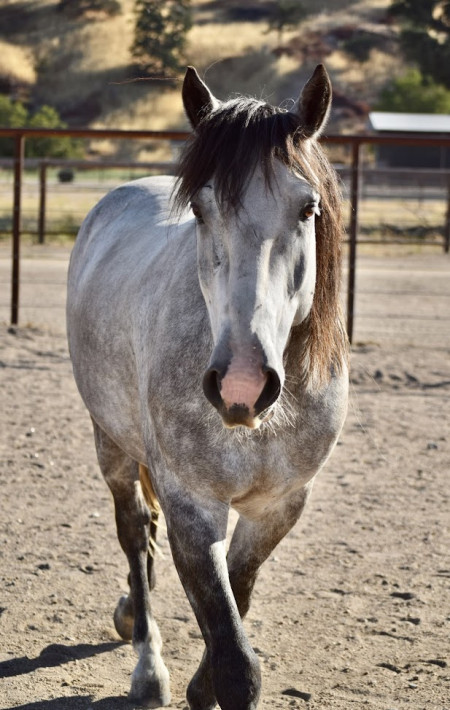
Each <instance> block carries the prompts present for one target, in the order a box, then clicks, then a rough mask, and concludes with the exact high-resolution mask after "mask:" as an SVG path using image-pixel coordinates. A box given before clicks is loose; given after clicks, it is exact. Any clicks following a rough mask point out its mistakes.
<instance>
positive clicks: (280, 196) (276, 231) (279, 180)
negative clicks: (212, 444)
mask: <svg viewBox="0 0 450 710" xmlns="http://www.w3.org/2000/svg"><path fill="white" fill-rule="evenodd" d="M318 203H319V196H318V194H317V192H316V191H315V190H314V189H313V188H312V187H311V186H310V185H309V184H308V182H307V181H306V180H305V179H304V178H299V177H298V176H297V175H294V174H293V173H292V172H290V171H289V170H288V169H287V168H286V167H285V166H284V165H283V164H282V163H281V162H279V161H276V162H275V165H274V175H273V180H272V184H271V185H270V186H268V185H267V184H266V182H265V179H264V175H263V174H262V171H261V170H260V169H259V170H257V171H255V174H254V175H253V177H252V179H251V180H250V182H249V185H248V187H247V189H246V191H245V194H244V195H243V196H242V205H241V206H240V207H239V208H238V209H237V210H233V209H230V210H226V209H223V210H221V209H220V208H219V206H218V204H217V201H216V197H215V193H214V190H213V188H212V186H211V185H208V186H205V187H204V188H203V189H202V190H200V192H199V193H198V194H197V195H196V196H195V198H194V200H193V211H194V214H195V215H196V217H197V222H198V225H197V253H198V271H199V280H200V285H201V288H202V292H203V295H204V298H205V302H206V305H207V308H208V313H209V317H210V322H211V330H212V334H213V339H214V343H215V345H216V346H218V345H219V344H221V343H222V345H221V348H222V350H223V348H224V347H225V348H226V349H227V353H228V354H227V357H228V360H227V363H228V364H227V368H228V370H229V373H230V374H229V375H226V379H224V380H222V382H223V387H224V392H223V395H224V397H225V398H226V405H227V407H228V406H232V405H233V404H236V405H244V406H245V407H247V409H248V410H249V411H251V409H252V407H253V405H254V404H255V402H256V400H257V399H258V397H259V395H260V393H261V392H262V390H263V388H264V386H265V382H266V375H265V374H264V373H265V368H266V367H269V368H273V369H274V370H275V371H276V372H277V374H278V373H279V374H278V376H279V377H280V381H281V384H282V380H283V376H284V375H283V353H284V349H285V347H286V343H287V340H288V337H289V332H290V330H291V328H292V326H293V325H294V324H298V323H301V322H302V321H303V320H304V319H305V318H306V317H307V316H308V314H309V311H310V309H311V305H312V301H313V295H314V286H315V276H316V263H315V230H314V223H315V215H317V214H319V209H318ZM225 342H226V345H224V343H225ZM232 400H233V401H232ZM241 400H242V401H241ZM258 423H260V422H259V421H258ZM253 425H255V426H256V425H257V424H256V419H255V420H254V422H253V423H250V424H249V426H253Z"/></svg>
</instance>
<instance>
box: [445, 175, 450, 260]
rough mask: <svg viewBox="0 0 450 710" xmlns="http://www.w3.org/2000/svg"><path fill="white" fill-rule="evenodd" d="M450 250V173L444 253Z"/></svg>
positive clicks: (449, 177)
mask: <svg viewBox="0 0 450 710" xmlns="http://www.w3.org/2000/svg"><path fill="white" fill-rule="evenodd" d="M449 251H450V175H447V214H446V221H445V226H444V253H445V254H448V253H449Z"/></svg>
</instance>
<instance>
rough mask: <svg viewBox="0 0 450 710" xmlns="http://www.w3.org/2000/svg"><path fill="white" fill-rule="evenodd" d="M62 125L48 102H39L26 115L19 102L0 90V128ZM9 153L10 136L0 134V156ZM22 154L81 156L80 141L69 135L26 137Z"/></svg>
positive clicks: (10, 152)
mask: <svg viewBox="0 0 450 710" xmlns="http://www.w3.org/2000/svg"><path fill="white" fill-rule="evenodd" d="M66 125H67V124H66V123H64V121H62V120H61V118H60V116H59V114H58V112H57V111H56V109H54V108H53V107H52V106H41V108H40V109H39V110H38V111H36V112H35V113H34V114H33V115H32V116H30V115H29V113H28V111H27V109H26V107H25V106H24V105H23V104H22V103H20V102H19V101H12V100H11V99H10V98H9V96H4V95H1V94H0V126H2V127H3V128H24V127H29V128H66ZM13 155H14V143H13V140H12V139H11V138H0V157H2V158H5V157H11V156H13ZM25 155H26V157H27V158H81V157H82V156H83V147H82V145H81V143H80V141H77V140H74V139H73V138H70V137H54V138H53V137H49V138H28V139H27V141H26V143H25Z"/></svg>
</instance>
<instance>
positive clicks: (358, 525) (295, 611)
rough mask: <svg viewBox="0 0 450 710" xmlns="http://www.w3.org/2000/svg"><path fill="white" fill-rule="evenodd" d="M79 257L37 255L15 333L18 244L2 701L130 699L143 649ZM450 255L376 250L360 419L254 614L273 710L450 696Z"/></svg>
mask: <svg viewBox="0 0 450 710" xmlns="http://www.w3.org/2000/svg"><path fill="white" fill-rule="evenodd" d="M43 253H44V254H45V258H43V256H42V254H43ZM66 265H67V254H66V252H64V251H61V250H59V251H58V250H56V251H52V250H45V251H44V252H42V251H41V252H39V256H37V252H36V250H34V251H33V250H31V251H30V253H29V254H28V255H27V258H25V259H24V261H23V265H22V266H23V271H22V273H23V275H24V280H25V281H26V282H27V283H26V284H24V289H23V293H22V302H23V310H22V312H21V315H22V323H23V324H24V326H23V327H20V328H18V329H16V330H14V331H11V332H10V331H9V330H8V327H7V325H6V322H7V320H8V312H9V311H8V308H9V306H8V284H7V281H8V273H9V268H10V265H9V259H8V255H7V254H6V253H5V252H4V251H0V280H1V282H2V285H1V293H0V321H3V323H4V324H3V325H1V326H0V378H1V383H0V387H1V389H0V398H1V409H0V416H1V424H0V486H1V489H0V491H1V498H0V501H1V503H0V590H1V596H0V641H1V643H0V707H1V708H13V707H14V708H22V709H25V708H27V710H81V709H83V710H130V708H131V707H132V706H131V705H130V704H129V703H128V701H127V699H126V694H127V691H128V687H129V682H130V673H131V671H132V669H133V667H134V663H135V656H134V653H133V650H132V648H131V646H130V645H129V644H125V643H122V642H121V641H119V640H118V637H117V635H116V633H115V631H114V628H113V624H112V612H113V609H114V606H115V603H116V601H117V598H118V596H119V594H120V593H121V592H123V591H125V590H126V572H127V570H126V562H125V558H124V555H123V553H122V552H121V550H120V548H119V544H118V542H117V540H116V535H115V527H114V520H113V510H112V501H111V498H110V494H109V492H108V490H107V488H106V486H105V484H104V482H103V480H102V479H101V476H100V473H99V471H98V469H97V465H96V459H95V454H94V446H93V441H92V436H91V430H90V422H89V418H88V415H87V413H86V411H85V409H84V407H83V405H82V403H81V401H80V398H79V396H78V394H77V391H76V388H75V384H74V382H73V379H72V374H71V366H70V361H69V357H68V352H67V346H66V341H65V336H64V320H63V312H64V308H63V306H64V278H65V270H66ZM449 267H450V261H449V257H444V256H443V255H442V254H439V255H437V254H436V255H432V256H415V257H408V258H402V259H396V260H395V259H381V258H375V257H366V258H364V259H362V260H361V263H360V268H359V271H358V289H359V296H358V299H357V321H356V329H355V334H356V338H355V340H356V342H357V343H358V344H357V345H356V346H355V347H354V349H353V355H352V372H351V379H352V388H351V390H352V393H351V404H350V410H349V415H348V419H347V423H346V425H345V429H344V432H343V435H342V438H341V441H340V443H339V445H338V447H337V448H336V451H335V453H334V455H333V457H332V459H331V460H330V462H329V463H328V465H327V467H326V468H325V470H324V471H323V472H322V473H321V474H320V476H319V477H318V479H317V483H316V485H315V489H314V492H313V495H312V498H311V501H310V504H309V507H308V509H307V511H306V512H305V514H304V516H303V518H302V519H301V521H300V522H299V524H298V525H297V527H296V528H295V529H294V530H293V531H292V533H291V534H290V535H289V536H288V537H287V538H286V539H285V540H284V541H283V542H282V543H281V544H280V546H279V547H278V548H277V549H276V551H275V552H274V554H273V555H272V556H271V558H270V559H269V560H268V561H267V563H266V564H265V566H264V567H263V569H262V572H261V575H260V577H259V580H258V582H257V585H256V589H255V593H254V597H253V605H252V608H251V611H250V613H249V615H248V618H247V620H246V628H247V630H248V634H249V636H250V639H251V642H252V643H253V645H254V647H255V649H256V651H257V653H258V656H259V658H260V661H261V667H262V674H263V693H262V699H261V703H260V707H261V708H262V709H264V710H269V709H270V710H275V709H286V710H288V709H289V708H305V709H306V708H307V709H308V710H319V708H320V710H328V709H330V710H353V709H354V710H358V709H359V708H362V709H364V710H365V709H366V708H367V709H368V710H406V709H408V710H425V709H426V710H449V708H450V641H449V626H450V606H449V598H450V597H449V590H450V493H449V483H448V478H449V472H450V314H449V312H450V308H449V306H450V278H449V272H450V268H449ZM33 309H34V310H33ZM393 314H397V315H401V318H393V317H392V316H393ZM26 323H31V324H32V325H31V326H28V327H25V324H26ZM159 541H160V545H161V549H162V552H163V555H164V557H163V559H159V560H158V561H157V588H156V590H155V593H154V595H153V599H154V601H153V607H154V612H155V616H156V618H157V620H158V623H159V626H160V630H161V633H162V637H163V641H164V649H165V660H166V663H167V665H168V667H169V670H170V672H171V676H172V697H173V701H172V706H171V707H172V708H184V707H185V706H186V702H185V700H184V695H185V689H186V685H187V683H188V681H189V679H190V677H191V676H192V674H193V672H194V670H195V668H196V664H197V662H198V660H199V658H200V656H201V652H202V640H201V637H200V634H199V631H198V628H197V626H196V623H195V620H194V618H193V613H192V611H191V609H190V607H189V604H188V602H187V600H186V598H185V596H184V592H183V590H182V588H181V586H180V583H179V581H178V579H177V576H176V573H175V571H174V567H173V563H172V561H171V556H170V550H169V548H168V543H167V538H166V535H165V532H164V526H162V530H161V533H160V538H159Z"/></svg>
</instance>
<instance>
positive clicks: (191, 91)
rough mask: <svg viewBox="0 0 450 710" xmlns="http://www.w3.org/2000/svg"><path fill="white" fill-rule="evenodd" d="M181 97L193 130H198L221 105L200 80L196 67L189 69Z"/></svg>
mask: <svg viewBox="0 0 450 710" xmlns="http://www.w3.org/2000/svg"><path fill="white" fill-rule="evenodd" d="M181 95H182V97H183V104H184V110H185V111H186V114H187V117H188V119H189V120H190V122H191V124H192V127H193V128H196V127H197V125H198V124H199V123H200V121H201V119H202V118H204V117H205V116H207V115H208V113H211V111H212V110H213V109H214V108H216V107H217V106H218V105H219V101H218V100H217V99H216V98H215V96H213V95H212V93H211V92H210V90H209V89H208V87H207V86H206V84H204V83H203V81H202V80H201V79H200V77H199V75H198V74H197V72H196V70H195V69H194V67H188V68H187V71H186V75H185V77H184V81H183V89H182V92H181Z"/></svg>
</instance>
